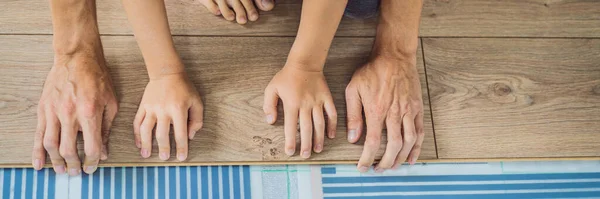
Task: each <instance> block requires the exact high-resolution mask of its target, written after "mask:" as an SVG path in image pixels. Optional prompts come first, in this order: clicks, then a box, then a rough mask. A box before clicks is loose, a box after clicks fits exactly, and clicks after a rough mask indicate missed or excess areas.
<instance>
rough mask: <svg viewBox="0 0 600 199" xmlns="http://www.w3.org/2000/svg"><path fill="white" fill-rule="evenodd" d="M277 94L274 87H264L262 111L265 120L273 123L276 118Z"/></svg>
mask: <svg viewBox="0 0 600 199" xmlns="http://www.w3.org/2000/svg"><path fill="white" fill-rule="evenodd" d="M278 101H279V96H278V95H277V92H276V90H275V89H272V88H270V87H267V88H266V89H265V101H264V104H263V111H264V112H265V120H266V121H267V123H269V124H273V123H275V121H276V120H277V102H278Z"/></svg>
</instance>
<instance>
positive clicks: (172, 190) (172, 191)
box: [169, 167, 177, 198]
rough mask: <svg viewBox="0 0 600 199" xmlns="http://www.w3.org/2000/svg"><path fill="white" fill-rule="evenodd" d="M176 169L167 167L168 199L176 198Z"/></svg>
mask: <svg viewBox="0 0 600 199" xmlns="http://www.w3.org/2000/svg"><path fill="white" fill-rule="evenodd" d="M176 170H177V167H169V198H177V195H176V194H177V186H176V184H177V180H176V175H177V171H176Z"/></svg>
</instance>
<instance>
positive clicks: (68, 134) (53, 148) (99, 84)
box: [33, 53, 117, 175]
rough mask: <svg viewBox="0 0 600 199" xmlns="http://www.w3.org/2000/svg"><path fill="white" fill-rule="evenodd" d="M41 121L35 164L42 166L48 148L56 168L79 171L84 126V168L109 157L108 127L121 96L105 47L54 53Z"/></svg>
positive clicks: (40, 106) (92, 167)
mask: <svg viewBox="0 0 600 199" xmlns="http://www.w3.org/2000/svg"><path fill="white" fill-rule="evenodd" d="M37 114H38V124H37V131H36V134H35V142H34V147H33V166H34V168H35V169H37V170H40V169H41V168H42V167H43V165H44V164H45V159H46V151H47V152H48V154H49V155H50V159H51V161H52V165H53V167H54V170H55V171H56V172H57V173H65V172H66V170H65V162H66V168H67V169H68V173H69V174H70V175H78V174H79V173H80V172H81V168H82V167H81V162H80V160H79V153H78V151H77V134H78V131H81V132H83V140H84V145H85V159H84V161H83V168H84V171H85V172H86V173H93V172H94V171H95V170H96V168H97V165H98V162H99V160H100V159H102V160H105V159H106V158H108V151H107V143H108V135H109V133H110V127H111V124H112V121H113V119H114V118H115V116H116V114H117V100H116V98H115V94H114V90H113V87H112V83H111V80H110V74H109V73H108V70H107V68H106V66H105V63H104V57H103V56H102V54H101V53H94V54H92V55H88V54H87V53H74V54H68V55H59V54H57V55H55V59H54V66H53V67H52V69H51V70H50V73H49V74H48V77H47V78H46V82H45V83H44V89H43V92H42V96H41V99H40V102H39V104H38V109H37Z"/></svg>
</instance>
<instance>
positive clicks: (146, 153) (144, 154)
mask: <svg viewBox="0 0 600 199" xmlns="http://www.w3.org/2000/svg"><path fill="white" fill-rule="evenodd" d="M141 153H142V157H143V158H148V157H150V152H148V149H142V152H141Z"/></svg>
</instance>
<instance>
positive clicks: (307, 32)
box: [288, 0, 348, 71]
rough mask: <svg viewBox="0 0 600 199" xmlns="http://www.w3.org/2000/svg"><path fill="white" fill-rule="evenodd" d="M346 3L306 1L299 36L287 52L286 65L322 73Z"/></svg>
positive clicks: (303, 4) (344, 1) (328, 0)
mask: <svg viewBox="0 0 600 199" xmlns="http://www.w3.org/2000/svg"><path fill="white" fill-rule="evenodd" d="M347 2H348V1H347V0H327V1H323V0H305V1H303V3H302V17H301V19H300V27H299V28H298V35H297V36H296V40H295V41H294V45H293V46H292V49H291V50H290V54H289V56H288V62H295V63H299V65H301V66H304V67H306V68H305V69H308V70H313V71H321V70H323V65H324V64H325V59H326V58H327V53H328V52H329V47H330V46H331V41H332V40H333V36H334V35H335V32H336V30H337V28H338V25H339V23H340V20H341V19H342V15H343V14H344V8H345V7H346V4H347Z"/></svg>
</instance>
